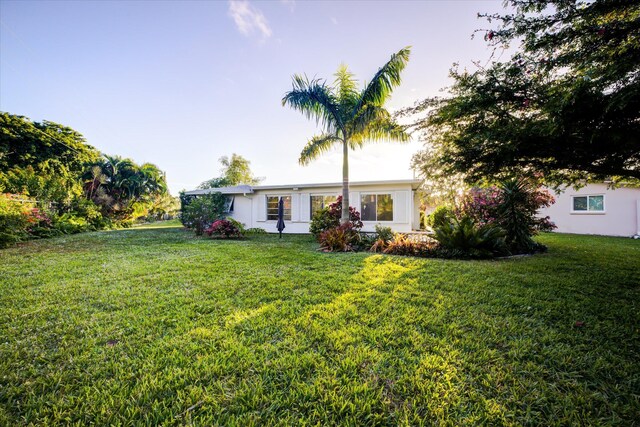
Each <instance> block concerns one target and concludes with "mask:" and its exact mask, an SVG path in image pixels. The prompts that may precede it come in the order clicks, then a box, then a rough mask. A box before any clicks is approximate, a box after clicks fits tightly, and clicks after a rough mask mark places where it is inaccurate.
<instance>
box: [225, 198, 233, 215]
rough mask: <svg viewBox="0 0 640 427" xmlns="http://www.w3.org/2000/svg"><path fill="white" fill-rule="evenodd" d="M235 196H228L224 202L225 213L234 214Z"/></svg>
mask: <svg viewBox="0 0 640 427" xmlns="http://www.w3.org/2000/svg"><path fill="white" fill-rule="evenodd" d="M233 201H234V197H233V196H227V197H226V198H225V201H224V213H229V212H233Z"/></svg>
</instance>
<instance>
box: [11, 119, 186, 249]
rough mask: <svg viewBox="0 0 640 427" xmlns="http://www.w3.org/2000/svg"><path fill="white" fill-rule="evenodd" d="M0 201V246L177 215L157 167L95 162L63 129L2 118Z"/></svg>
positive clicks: (116, 159) (99, 157) (108, 159)
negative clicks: (0, 196) (0, 197)
mask: <svg viewBox="0 0 640 427" xmlns="http://www.w3.org/2000/svg"><path fill="white" fill-rule="evenodd" d="M0 193H2V194H3V195H2V199H1V200H0V234H1V235H0V243H1V241H3V240H4V241H5V242H8V243H10V242H12V241H19V240H22V239H25V238H29V237H44V236H47V235H55V234H57V233H68V232H78V231H86V230H96V229H102V228H107V227H120V226H130V225H131V224H132V223H133V221H134V220H137V219H157V218H161V217H163V216H165V215H167V214H171V213H174V212H175V211H176V210H177V201H176V199H175V198H173V197H171V195H170V194H169V192H168V190H167V183H166V177H165V174H164V172H163V171H161V170H160V169H159V168H158V167H157V166H156V165H154V164H151V163H144V164H142V165H138V164H136V163H135V162H134V161H133V160H131V159H124V158H122V157H120V156H109V155H106V154H102V153H100V152H99V151H98V150H96V149H95V148H94V147H92V146H90V145H88V144H87V142H86V140H85V138H84V137H83V136H82V135H81V134H80V133H79V132H77V131H75V130H73V129H71V128H69V127H67V126H64V125H60V124H57V123H53V122H50V121H43V122H34V121H31V120H29V119H28V118H26V117H23V116H18V115H13V114H9V113H6V112H0ZM34 212H35V213H34ZM34 215H35V217H33V216H34ZM32 217H33V218H32ZM34 218H36V219H38V218H40V220H38V221H36V219H34ZM34 230H35V231H34ZM2 236H4V237H2Z"/></svg>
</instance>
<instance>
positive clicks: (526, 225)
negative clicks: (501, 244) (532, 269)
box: [495, 179, 555, 253]
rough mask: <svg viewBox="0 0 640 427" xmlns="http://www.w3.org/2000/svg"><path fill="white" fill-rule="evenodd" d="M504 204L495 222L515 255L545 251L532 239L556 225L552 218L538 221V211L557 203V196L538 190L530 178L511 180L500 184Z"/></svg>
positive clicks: (497, 208) (501, 198)
mask: <svg viewBox="0 0 640 427" xmlns="http://www.w3.org/2000/svg"><path fill="white" fill-rule="evenodd" d="M499 189H500V203H498V204H497V206H496V209H495V211H496V217H497V218H496V221H495V223H496V224H498V225H499V226H500V227H502V228H503V229H504V230H505V232H506V234H505V241H506V244H507V246H508V247H509V249H510V250H511V251H512V252H514V253H531V252H536V251H539V250H544V249H545V247H544V246H542V245H540V244H538V243H536V242H535V241H534V240H533V239H532V238H531V236H533V235H535V234H537V233H538V231H551V230H553V229H554V228H555V225H554V224H553V223H552V222H551V221H550V220H549V217H545V218H538V217H536V212H537V211H538V209H540V208H541V207H548V206H551V204H552V203H553V202H554V199H553V196H551V194H550V193H549V192H548V191H546V190H541V189H538V188H535V187H533V186H532V185H531V183H530V182H529V181H528V180H526V179H511V180H507V181H503V182H502V183H500V185H499Z"/></svg>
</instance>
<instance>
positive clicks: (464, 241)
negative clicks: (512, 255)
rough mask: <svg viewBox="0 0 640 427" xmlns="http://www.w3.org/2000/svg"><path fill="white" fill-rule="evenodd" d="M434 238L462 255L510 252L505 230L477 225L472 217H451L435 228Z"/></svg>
mask: <svg viewBox="0 0 640 427" xmlns="http://www.w3.org/2000/svg"><path fill="white" fill-rule="evenodd" d="M433 238H434V239H436V240H437V241H438V242H440V245H441V246H442V247H443V248H445V249H449V250H453V251H456V252H457V253H459V254H460V255H462V256H469V257H472V258H486V257H492V256H496V255H506V254H508V253H509V251H508V249H507V246H506V244H505V240H504V238H505V232H504V230H502V229H501V228H500V227H497V226H495V225H477V224H476V223H475V222H474V221H473V219H472V218H470V217H468V216H465V217H463V218H461V219H457V218H455V217H450V218H449V220H448V221H445V222H444V223H443V224H441V225H439V226H436V227H435V228H434V235H433Z"/></svg>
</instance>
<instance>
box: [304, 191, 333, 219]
mask: <svg viewBox="0 0 640 427" xmlns="http://www.w3.org/2000/svg"><path fill="white" fill-rule="evenodd" d="M337 199H338V196H325V195H312V196H311V218H313V215H314V214H315V213H316V212H318V211H320V210H322V209H324V208H326V207H327V206H329V205H330V204H331V203H333V202H335V201H336V200H337Z"/></svg>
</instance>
